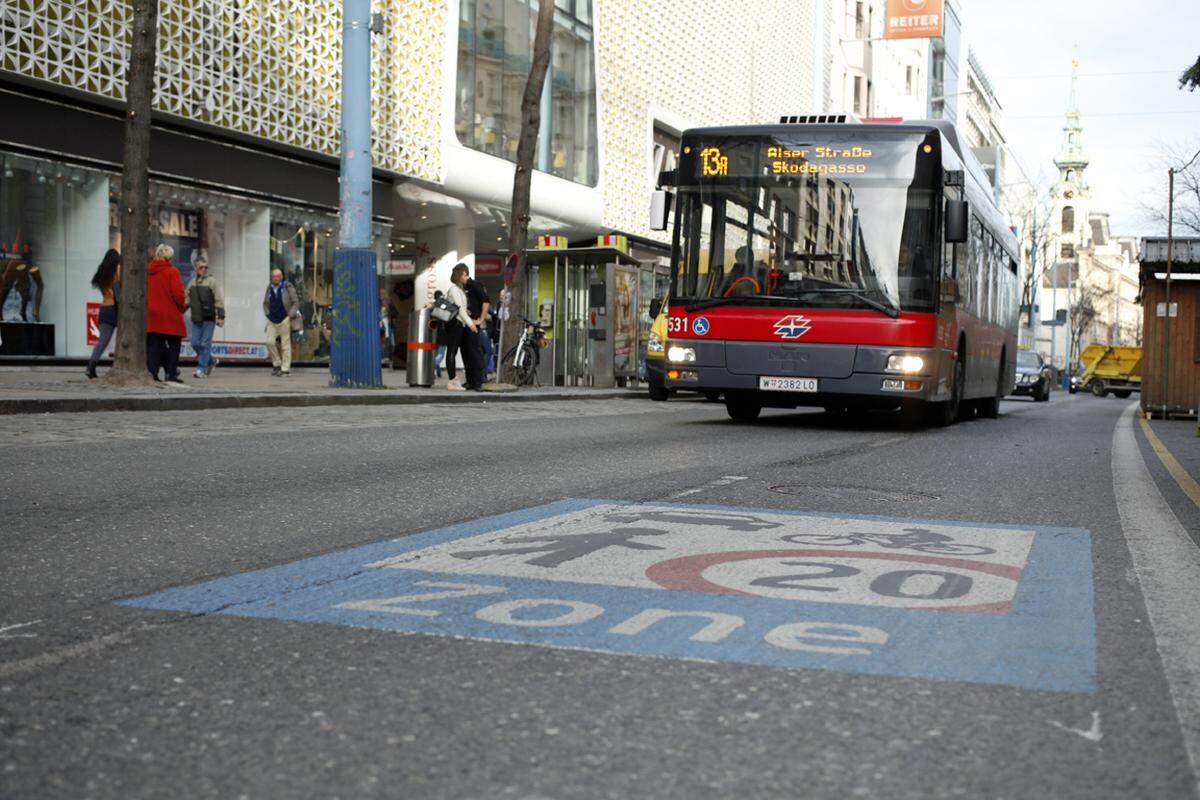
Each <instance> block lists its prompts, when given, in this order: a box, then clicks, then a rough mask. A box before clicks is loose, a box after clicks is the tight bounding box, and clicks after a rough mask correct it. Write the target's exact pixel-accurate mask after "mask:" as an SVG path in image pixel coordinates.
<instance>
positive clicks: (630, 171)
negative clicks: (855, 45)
mask: <svg viewBox="0 0 1200 800" xmlns="http://www.w3.org/2000/svg"><path fill="white" fill-rule="evenodd" d="M823 1H824V0H815V2H806V1H805V0H757V2H754V3H751V4H743V3H733V2H727V1H726V0H700V1H699V2H697V0H660V2H656V3H646V2H644V1H643V0H595V3H596V18H597V26H596V29H597V49H598V53H597V56H598V62H599V67H598V72H599V75H598V80H599V88H600V98H601V105H600V136H601V159H602V167H601V181H602V184H603V187H604V223H605V225H606V226H607V227H610V228H614V229H617V230H622V231H628V232H630V233H638V234H641V235H644V236H647V237H654V238H658V239H663V238H665V237H664V236H663V235H662V234H656V233H654V232H652V231H649V230H648V229H647V227H646V220H647V217H648V212H647V209H648V207H649V206H648V202H649V192H650V190H651V189H652V186H651V185H650V182H651V180H652V178H651V177H650V173H651V170H650V150H651V131H652V126H653V124H654V120H655V118H656V117H661V118H662V121H663V122H665V123H667V124H668V125H670V124H678V125H685V126H707V125H737V124H742V125H748V124H754V123H763V122H776V121H778V118H779V116H780V115H782V114H804V113H808V112H810V111H813V110H815V109H813V108H812V88H813V87H812V84H813V60H814V59H813V26H814V25H815V24H817V14H816V13H815V6H816V4H817V3H819V2H823Z"/></svg>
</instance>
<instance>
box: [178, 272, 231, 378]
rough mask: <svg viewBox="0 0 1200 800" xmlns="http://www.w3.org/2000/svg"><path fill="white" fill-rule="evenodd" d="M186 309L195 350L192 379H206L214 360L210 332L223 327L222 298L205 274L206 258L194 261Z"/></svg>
mask: <svg viewBox="0 0 1200 800" xmlns="http://www.w3.org/2000/svg"><path fill="white" fill-rule="evenodd" d="M187 301H188V308H190V309H191V311H192V349H194V350H195V351H196V358H197V364H196V371H195V372H194V373H192V377H193V378H207V377H208V376H209V375H211V374H212V371H213V367H214V366H216V360H215V359H214V358H213V357H212V340H213V331H214V330H215V329H216V328H217V327H218V326H224V325H225V295H224V294H223V293H222V292H221V285H220V284H219V283H217V281H216V280H215V279H214V278H213V277H212V276H211V275H209V274H208V259H207V258H205V257H204V256H201V257H200V258H198V259H196V277H194V278H192V282H191V283H189V284H188V287H187Z"/></svg>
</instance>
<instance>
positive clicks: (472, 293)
mask: <svg viewBox="0 0 1200 800" xmlns="http://www.w3.org/2000/svg"><path fill="white" fill-rule="evenodd" d="M462 290H463V291H464V293H466V294H467V314H468V315H469V317H470V318H472V319H473V320H475V327H478V329H479V330H478V331H476V333H475V338H476V339H478V341H479V357H480V366H479V371H480V374H479V375H476V377H475V378H474V379H473V380H472V381H470V383H473V384H475V387H476V389H478V387H479V386H482V385H484V381H485V380H486V379H487V373H490V372H492V369H494V368H496V363H494V361H496V355H494V351H493V348H492V338H491V337H490V336H488V335H487V323H488V318H490V317H491V307H492V299H491V297H488V296H487V289H485V288H484V284H482V283H480V282H479V281H476V279H475V278H468V279H467V283H466V285H463V288H462ZM467 377H468V378H470V373H469V372H468V375H467Z"/></svg>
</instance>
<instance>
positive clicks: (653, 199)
mask: <svg viewBox="0 0 1200 800" xmlns="http://www.w3.org/2000/svg"><path fill="white" fill-rule="evenodd" d="M670 214H671V194H670V193H669V192H666V191H664V190H662V189H658V190H657V191H655V192H654V194H652V195H651V196H650V230H652V231H665V230H666V229H667V217H668V216H670Z"/></svg>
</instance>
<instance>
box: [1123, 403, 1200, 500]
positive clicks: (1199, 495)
mask: <svg viewBox="0 0 1200 800" xmlns="http://www.w3.org/2000/svg"><path fill="white" fill-rule="evenodd" d="M1138 421H1139V422H1141V423H1142V433H1144V434H1146V441H1147V442H1149V443H1150V447H1151V449H1153V450H1154V453H1155V454H1156V455H1157V456H1158V460H1159V461H1161V462H1162V465H1163V466H1164V467H1166V468H1167V472H1169V473H1171V477H1172V478H1174V479H1175V483H1177V484H1179V488H1180V489H1182V490H1183V493H1184V494H1186V495H1187V496H1188V499H1190V500H1191V501H1192V502H1193V503H1195V504H1196V507H1197V508H1200V483H1196V479H1195V478H1193V477H1192V476H1191V475H1189V474H1188V471H1187V470H1186V469H1184V467H1183V464H1180V463H1179V460H1178V459H1176V458H1175V456H1173V455H1172V454H1171V451H1170V450H1168V449H1167V446H1166V445H1165V444H1163V443H1162V440H1161V439H1159V438H1158V434H1156V433H1155V432H1154V429H1153V428H1151V427H1150V423H1149V422H1147V421H1146V418H1145V417H1143V416H1141V415H1139V416H1138Z"/></svg>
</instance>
